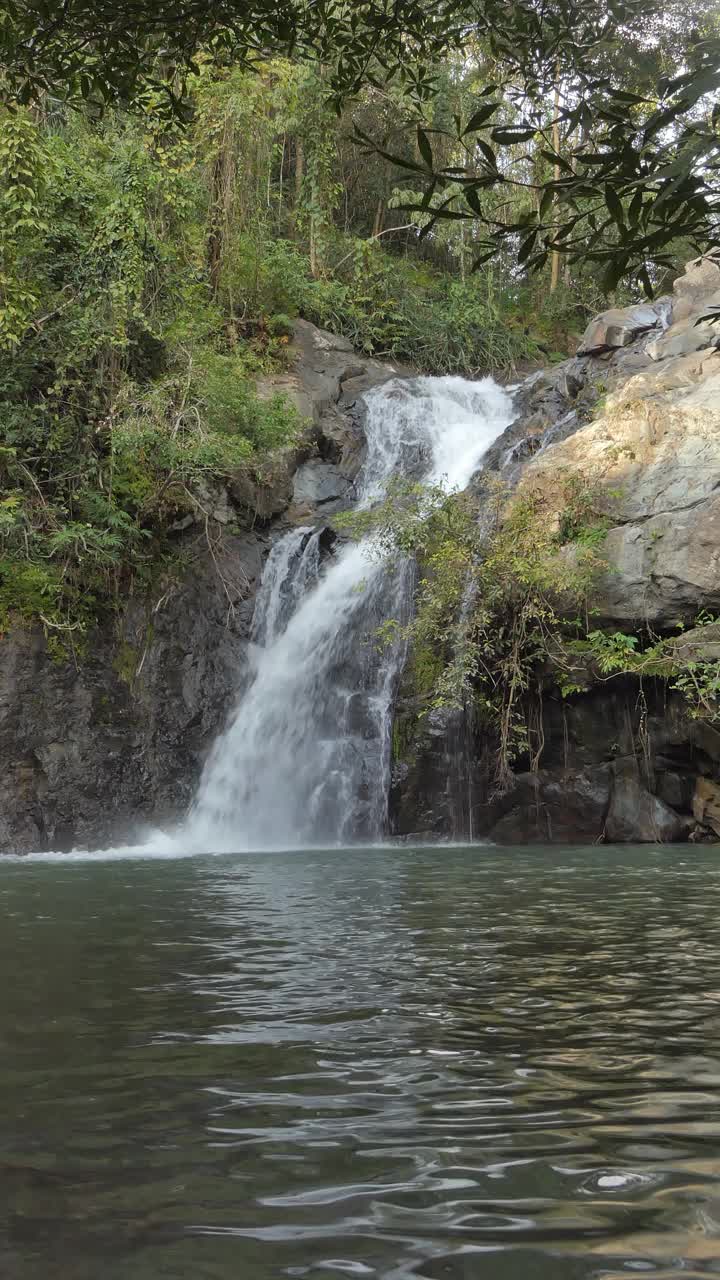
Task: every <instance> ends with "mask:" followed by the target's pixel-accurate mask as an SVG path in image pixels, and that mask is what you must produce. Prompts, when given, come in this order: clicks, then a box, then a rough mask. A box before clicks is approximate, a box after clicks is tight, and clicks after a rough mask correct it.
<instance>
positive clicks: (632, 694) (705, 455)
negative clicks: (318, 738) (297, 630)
mask: <svg viewBox="0 0 720 1280" xmlns="http://www.w3.org/2000/svg"><path fill="white" fill-rule="evenodd" d="M714 308H720V258H719V257H718V256H714V255H709V256H708V257H705V258H700V259H697V260H696V261H694V262H691V263H689V264H688V266H687V268H686V271H685V274H684V275H683V276H681V277H680V279H679V280H678V281H677V282H676V283H675V286H674V290H673V296H672V297H671V298H664V299H661V300H659V301H658V302H657V303H653V304H643V305H642V306H637V307H630V308H627V309H624V310H618V309H615V310H612V311H608V312H606V313H605V314H603V315H601V316H598V317H597V318H596V319H595V320H594V321H593V322H592V323H591V324H590V326H589V327H588V330H587V332H586V333H585V335H584V337H583V339H582V341H581V343H580V347H579V351H578V354H577V356H575V357H574V358H573V359H571V360H568V361H565V362H563V363H562V364H559V365H556V366H555V367H554V368H552V369H549V370H545V371H543V372H541V373H539V374H536V375H534V376H533V377H531V378H530V379H528V380H527V381H526V382H525V383H524V384H523V386H522V387H521V388H520V389H519V391H518V393H517V405H518V416H517V418H516V420H515V422H514V423H513V424H512V426H511V427H510V428H509V429H508V431H507V432H506V433H505V435H504V436H503V437H501V438H500V440H498V441H497V442H496V444H495V445H494V446H493V449H492V450H491V451H490V454H489V455H488V457H487V459H486V467H489V468H491V469H495V470H498V471H501V472H502V473H503V474H504V476H505V477H506V478H507V479H508V480H509V482H510V483H511V484H514V485H517V486H518V487H519V489H520V491H522V490H523V488H525V489H535V490H538V489H539V490H540V491H541V492H542V496H543V502H544V508H545V509H546V510H547V512H548V518H549V519H552V518H553V504H554V503H555V504H558V503H559V502H560V501H561V496H560V495H561V492H562V488H563V486H562V485H560V484H558V477H559V476H560V475H563V476H564V477H572V476H578V477H579V476H582V478H583V483H589V484H591V485H592V486H596V487H597V489H598V491H600V492H602V493H604V494H605V495H606V498H607V502H606V510H607V511H608V512H609V516H608V523H609V526H610V527H609V529H608V531H607V534H606V536H605V539H604V542H603V547H602V554H603V557H604V558H605V560H606V562H607V572H605V573H604V574H603V576H602V579H601V581H600V582H599V583H598V584H597V587H596V588H595V590H594V596H593V599H592V600H591V601H590V605H591V607H592V609H593V612H594V613H595V615H596V617H597V625H598V627H600V626H602V627H605V628H608V629H610V630H612V629H613V628H615V629H617V630H618V631H623V632H628V631H635V632H642V631H645V633H646V634H648V635H652V636H659V637H670V636H672V635H675V636H677V635H678V626H679V625H684V626H688V625H691V624H692V623H693V622H694V621H695V620H696V619H697V618H698V615H701V614H703V613H704V614H705V616H706V617H707V615H708V614H710V615H714V613H715V612H716V611H717V610H719V609H720V350H718V348H720V324H713V323H711V322H709V321H708V320H705V319H703V317H705V316H707V315H708V314H710V315H712V314H713V309H714ZM718 314H720V312H718ZM555 515H556V517H559V511H558V510H556V511H555ZM717 631H718V628H717V627H712V626H711V627H708V626H703V627H700V628H698V629H697V630H692V631H691V632H689V633H687V632H686V633H685V634H682V633H680V639H679V640H678V641H677V643H678V645H680V646H683V645H684V646H685V647H686V649H688V652H690V651H692V655H693V658H694V660H696V661H699V662H712V661H716V660H717V658H718V656H719V655H720V645H719V644H718V634H717ZM688 646H689V648H688ZM686 656H687V655H686ZM718 671H719V672H720V667H719V668H718ZM574 679H575V677H574ZM577 684H578V686H579V687H580V689H581V690H582V691H581V692H577V693H575V694H574V695H573V696H571V697H563V696H562V694H561V691H560V689H559V688H558V685H557V683H556V682H555V681H554V680H553V679H552V673H550V674H549V676H548V679H547V681H546V687H545V689H544V691H543V694H542V698H541V705H540V708H539V712H538V719H537V722H536V723H535V725H534V727H533V732H534V734H535V735H536V737H535V741H536V742H543V743H544V746H543V750H542V753H541V757H540V766H539V768H538V769H535V770H530V769H529V768H526V771H525V772H520V773H519V774H518V775H517V777H516V779H515V782H514V785H513V786H512V787H511V788H510V790H509V791H507V792H506V793H505V794H503V795H501V796H493V795H492V788H491V786H490V784H489V782H488V774H489V769H488V767H487V765H488V762H487V760H486V758H485V752H484V744H483V741H482V738H481V737H479V736H478V734H477V733H476V732H475V730H474V728H473V725H472V723H471V722H470V721H469V720H468V718H467V717H463V716H458V715H451V716H448V715H443V714H436V715H431V716H430V717H428V719H427V720H426V721H424V722H423V727H422V728H421V729H420V730H419V731H416V732H415V735H414V737H413V738H412V740H411V741H410V742H409V744H407V743H406V744H405V746H404V749H403V751H402V752H401V753H400V757H399V758H398V759H397V761H396V766H395V774H394V785H393V792H392V813H393V825H394V830H395V832H396V833H397V834H399V835H403V834H406V833H409V832H414V833H418V832H419V833H424V834H432V835H433V836H435V837H437V836H445V837H448V836H450V837H460V838H461V837H467V836H469V835H472V836H473V837H487V838H489V839H490V840H493V841H497V842H499V843H518V842H521V843H522V842H538V841H553V842H573V841H582V842H586V841H604V840H607V841H643V842H645V841H661V842H664V841H676V840H679V841H684V840H688V839H690V840H692V839H715V838H716V837H717V836H718V835H720V727H718V726H717V725H715V724H714V723H713V722H712V721H711V720H708V719H704V718H702V717H700V718H694V717H693V716H692V715H691V714H690V713H689V712H688V709H687V704H686V703H685V702H684V700H683V699H682V698H681V697H680V695H679V694H677V693H673V692H669V691H668V688H667V684H666V683H665V682H664V681H660V680H653V679H645V680H644V681H643V682H642V685H640V684H639V682H638V681H637V680H632V679H630V678H627V679H626V678H620V677H615V678H613V679H612V680H608V679H607V678H602V677H600V676H599V675H598V673H597V672H594V673H593V672H591V671H587V670H586V671H585V672H584V673H583V675H582V676H580V677H578V678H577ZM411 709H412V708H411V705H410V710H411ZM407 712H408V706H407V705H406V706H405V707H403V705H402V703H401V705H400V708H399V715H400V717H401V718H402V716H403V715H404V714H407ZM396 736H398V735H396ZM399 736H400V737H402V735H399Z"/></svg>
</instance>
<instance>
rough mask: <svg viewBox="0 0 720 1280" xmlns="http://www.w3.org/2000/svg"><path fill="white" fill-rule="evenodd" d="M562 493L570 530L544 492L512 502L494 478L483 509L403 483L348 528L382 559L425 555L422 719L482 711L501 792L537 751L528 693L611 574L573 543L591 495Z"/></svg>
mask: <svg viewBox="0 0 720 1280" xmlns="http://www.w3.org/2000/svg"><path fill="white" fill-rule="evenodd" d="M558 484H559V485H560V487H561V489H562V494H563V501H564V502H565V504H566V506H565V507H564V508H563V516H566V515H567V519H561V522H560V526H561V529H563V532H562V533H558V531H557V529H556V528H555V524H554V522H553V520H552V519H551V518H550V514H551V513H550V507H549V503H548V502H546V501H545V500H544V498H543V496H542V495H541V493H539V492H538V491H529V492H527V493H524V494H522V495H520V496H515V497H514V498H512V499H510V498H509V496H508V494H507V492H506V490H505V488H504V486H503V485H502V483H501V482H498V481H497V480H496V479H493V478H492V477H486V478H485V483H484V492H483V494H482V496H481V499H480V503H479V504H478V498H477V497H472V496H471V495H469V494H468V493H449V494H448V493H447V492H445V491H444V490H443V489H442V487H435V488H431V489H429V490H423V489H422V487H421V486H419V485H411V484H399V485H395V486H394V487H393V489H392V490H391V492H390V493H389V495H388V497H387V499H386V500H385V501H384V502H383V503H382V504H380V505H379V506H378V507H377V508H375V509H373V510H372V511H364V512H359V513H357V514H354V515H351V516H349V517H347V516H346V517H344V518H343V519H342V520H341V521H340V522H339V523H340V525H341V527H343V528H345V529H348V528H349V529H351V530H352V531H353V532H356V533H358V534H368V533H371V534H372V535H373V537H374V540H375V545H376V547H377V549H378V553H379V554H381V555H392V554H396V555H400V556H408V555H415V556H416V557H417V559H418V562H419V566H420V570H421V578H420V584H419V587H418V590H417V597H416V612H415V617H414V619H413V621H412V622H411V623H410V624H409V625H408V627H407V628H406V638H407V639H408V641H409V643H410V652H411V676H412V678H413V681H414V691H415V693H416V695H417V696H418V697H419V698H420V699H422V700H423V701H424V713H423V714H427V713H428V712H429V711H431V710H433V709H438V708H441V707H461V706H463V705H465V704H466V703H467V702H472V704H473V705H474V707H475V710H476V713H477V715H478V716H479V717H480V718H481V719H482V720H483V722H484V723H485V725H486V728H487V731H488V734H489V736H490V737H491V738H494V741H495V745H496V773H495V782H496V785H497V786H498V788H501V789H502V788H503V787H505V786H506V785H507V783H508V780H509V777H510V771H511V768H512V764H513V762H514V761H515V760H516V759H518V757H519V756H521V755H523V754H526V753H527V751H528V733H527V721H526V698H527V695H528V694H529V692H530V690H531V689H532V688H533V686H534V683H535V682H536V680H537V676H538V672H539V670H540V668H541V666H542V664H543V663H544V662H545V661H546V660H547V658H548V654H549V652H550V650H551V647H552V645H553V642H554V640H555V638H556V637H557V636H559V635H562V634H565V633H566V632H567V633H569V634H573V635H574V634H576V633H577V630H578V627H579V626H580V624H579V623H574V622H572V623H568V622H567V621H566V619H567V618H568V617H572V615H573V613H574V612H577V610H578V608H581V609H582V608H584V606H585V604H586V600H587V597H588V593H589V592H590V591H591V588H592V585H593V583H594V581H595V580H596V577H597V575H598V573H600V572H601V571H602V570H603V568H604V563H603V561H602V559H601V557H600V556H599V555H598V553H597V550H596V548H595V547H594V546H589V545H587V543H586V542H583V540H582V539H576V540H573V539H572V538H571V537H569V536H568V531H569V526H570V525H571V524H572V513H573V512H577V511H578V510H582V511H587V510H589V509H590V507H591V503H592V501H593V499H592V496H591V494H592V491H591V490H590V489H589V487H588V491H587V492H586V490H585V488H584V487H583V486H582V482H580V481H578V480H577V479H575V478H572V480H570V479H563V477H559V478H558ZM554 497H555V498H556V497H557V495H554ZM479 517H480V518H479ZM570 543H572V548H573V554H572V556H568V555H567V554H565V552H566V550H567V547H568V544H570ZM394 635H395V636H396V635H397V627H396V628H395V629H394Z"/></svg>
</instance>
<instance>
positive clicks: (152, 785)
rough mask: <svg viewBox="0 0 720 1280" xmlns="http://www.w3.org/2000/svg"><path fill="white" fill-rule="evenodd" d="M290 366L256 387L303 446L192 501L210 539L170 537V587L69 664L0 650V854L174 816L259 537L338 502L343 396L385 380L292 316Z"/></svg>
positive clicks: (373, 366) (101, 840)
mask: <svg viewBox="0 0 720 1280" xmlns="http://www.w3.org/2000/svg"><path fill="white" fill-rule="evenodd" d="M292 356H293V363H292V367H291V369H290V370H289V372H288V373H287V374H283V375H280V376H279V377H278V378H274V379H266V380H264V383H263V384H262V385H261V387H260V388H259V390H260V393H261V394H265V395H268V396H269V395H272V394H274V393H275V392H278V391H281V392H284V393H285V394H287V395H288V396H290V398H291V399H292V400H293V401H294V403H295V404H296V406H297V408H298V409H299V410H300V412H301V414H302V415H303V417H304V419H305V420H306V430H305V433H304V436H303V439H302V440H301V441H300V443H299V444H298V445H297V446H295V447H293V448H291V449H286V450H282V451H280V452H279V453H278V454H277V455H276V456H274V457H273V458H272V459H269V460H265V461H264V462H263V465H262V466H260V467H258V468H257V469H256V470H255V471H253V470H251V469H244V470H243V471H242V472H239V473H238V474H237V475H236V476H235V477H234V478H233V479H232V481H231V482H230V483H229V484H228V485H227V486H226V487H222V486H217V487H216V488H214V489H210V488H209V487H208V488H207V489H206V490H204V491H203V493H202V494H201V495H200V494H199V495H198V497H199V499H200V501H201V502H202V507H203V509H204V510H205V511H206V512H208V515H209V519H210V526H209V534H210V537H209V539H208V537H207V536H206V531H205V522H204V517H203V519H202V520H200V521H196V520H194V519H193V517H192V516H190V518H189V519H185V520H184V521H183V522H181V524H180V525H179V526H178V527H177V528H176V529H175V530H174V531H173V533H174V536H175V537H176V538H177V539H178V545H179V547H181V548H184V550H185V551H186V553H187V554H188V567H187V569H186V570H185V571H184V573H183V575H182V576H181V578H180V579H179V580H174V581H167V582H164V583H159V584H157V586H156V588H155V589H154V590H153V592H152V593H151V594H150V595H149V596H147V597H141V596H139V597H135V598H133V599H131V600H130V601H129V602H128V603H127V605H126V607H125V609H124V611H123V613H122V614H121V615H120V616H119V617H118V618H117V620H113V621H112V622H111V623H108V625H107V626H105V627H102V628H100V629H99V630H98V631H96V632H95V634H93V635H92V636H91V637H89V643H88V652H87V656H86V657H83V658H82V659H79V660H78V663H77V665H75V664H74V663H57V662H54V661H53V660H52V659H51V658H50V657H49V656H48V653H47V650H46V646H45V641H44V637H43V635H42V632H41V631H40V630H39V629H38V630H27V629H21V628H19V629H17V630H16V631H15V632H14V633H12V634H10V635H9V636H4V637H3V638H1V639H0V759H1V760H2V769H1V770H0V853H2V852H7V853H26V852H31V851H33V850H39V851H42V850H46V849H59V850H67V849H71V848H73V847H90V848H97V847H102V846H103V845H108V844H115V843H118V842H121V841H122V840H124V839H131V838H133V836H137V832H138V827H139V826H140V825H142V824H150V823H151V822H152V823H160V824H162V823H165V822H168V823H170V822H172V821H174V820H176V819H177V818H179V817H181V816H182V815H183V813H184V812H185V810H186V808H187V806H188V804H189V803H190V801H191V799H192V796H193V794H194V792H195V787H196V784H197V780H198V777H199V774H200V771H201V769H202V765H203V762H204V759H205V757H206V755H207V752H208V750H209V748H210V746H211V745H212V743H213V741H214V740H215V737H216V736H217V734H218V732H219V731H220V730H221V729H222V727H223V725H224V723H225V721H226V719H227V716H228V714H229V713H230V711H231V710H232V708H233V707H234V705H235V701H236V699H237V697H238V695H239V693H240V690H241V688H242V686H243V682H244V679H245V676H246V672H247V662H248V644H249V638H250V626H251V621H252V614H253V608H254V602H255V594H256V591H257V588H258V586H259V582H260V578H261V575H262V570H263V565H264V561H265V558H266V556H267V554H268V552H269V549H270V547H271V545H272V542H273V539H274V538H275V537H276V536H277V534H278V533H279V532H281V531H282V529H283V527H286V525H287V521H288V520H289V519H300V520H302V522H303V523H313V522H314V521H316V520H318V521H322V520H323V518H324V515H325V514H326V512H327V511H328V509H332V507H333V505H341V499H344V498H345V496H346V495H347V493H348V492H349V489H350V486H351V483H352V479H353V478H354V475H355V474H356V473H357V470H358V468H359V466H360V465H361V462H362V456H363V450H364V435H363V426H362V412H361V405H360V403H359V400H358V397H359V395H360V394H361V392H362V390H364V389H367V388H368V387H370V386H372V385H374V384H375V383H377V382H380V381H384V380H385V379H387V378H389V377H392V376H393V375H394V374H395V373H396V372H397V371H396V369H395V368H394V366H390V365H387V364H383V363H381V362H380V361H372V360H365V359H362V358H359V357H358V356H356V355H355V354H354V353H353V351H352V349H351V347H350V345H349V343H347V342H345V341H344V339H339V338H335V337H334V336H333V335H331V334H325V333H323V332H322V331H321V330H318V329H315V328H314V326H312V325H309V324H307V323H306V322H304V321H299V322H298V325H297V331H296V336H295V340H294V343H293V348H292ZM228 526H229V527H230V528H231V529H237V528H238V526H240V527H241V528H243V527H244V528H245V532H243V533H241V534H239V535H238V534H235V533H231V532H229V529H228ZM333 536H334V535H332V534H331V532H330V531H329V530H328V534H327V537H326V538H324V540H323V543H324V545H329V544H330V543H331V542H332V538H333Z"/></svg>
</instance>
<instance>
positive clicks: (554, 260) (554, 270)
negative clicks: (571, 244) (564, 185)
mask: <svg viewBox="0 0 720 1280" xmlns="http://www.w3.org/2000/svg"><path fill="white" fill-rule="evenodd" d="M559 76H560V68H559V66H557V67H556V68H555V111H554V116H553V150H554V152H555V155H556V156H558V155H559V154H560V121H559V120H558V114H559V112H560V79H559ZM553 176H554V178H555V181H556V182H559V180H560V165H559V164H558V163H557V161H556V162H555V171H554V174H553ZM555 199H556V201H557V196H556V197H555ZM559 283H560V254H559V253H558V252H557V251H554V252H553V253H552V255H551V258H550V292H551V293H555V290H556V289H557V287H558V284H559Z"/></svg>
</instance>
